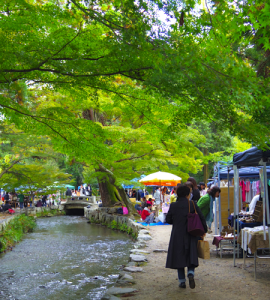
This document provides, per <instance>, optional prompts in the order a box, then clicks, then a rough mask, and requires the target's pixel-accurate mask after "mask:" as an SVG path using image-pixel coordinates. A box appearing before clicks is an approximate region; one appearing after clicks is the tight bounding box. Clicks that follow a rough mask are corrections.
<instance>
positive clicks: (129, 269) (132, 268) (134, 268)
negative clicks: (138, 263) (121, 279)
mask: <svg viewBox="0 0 270 300" xmlns="http://www.w3.org/2000/svg"><path fill="white" fill-rule="evenodd" d="M124 271H127V272H142V271H143V268H141V267H125V268H124Z"/></svg>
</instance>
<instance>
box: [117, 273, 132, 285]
mask: <svg viewBox="0 0 270 300" xmlns="http://www.w3.org/2000/svg"><path fill="white" fill-rule="evenodd" d="M130 283H135V280H134V279H133V277H132V276H131V275H129V274H126V273H123V274H120V275H119V278H118V279H117V281H116V284H118V285H125V284H130Z"/></svg>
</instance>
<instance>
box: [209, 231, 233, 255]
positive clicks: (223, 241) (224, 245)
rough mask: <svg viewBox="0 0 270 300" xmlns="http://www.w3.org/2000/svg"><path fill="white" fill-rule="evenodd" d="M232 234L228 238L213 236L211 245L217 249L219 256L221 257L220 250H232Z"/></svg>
mask: <svg viewBox="0 0 270 300" xmlns="http://www.w3.org/2000/svg"><path fill="white" fill-rule="evenodd" d="M233 239H234V238H233V236H232V237H229V238H224V237H222V236H215V237H214V239H213V243H212V244H213V245H215V246H216V250H217V251H218V250H219V254H220V258H222V251H224V250H233V249H234V245H233Z"/></svg>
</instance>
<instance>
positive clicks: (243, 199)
mask: <svg viewBox="0 0 270 300" xmlns="http://www.w3.org/2000/svg"><path fill="white" fill-rule="evenodd" d="M240 186H241V187H242V201H243V202H246V185H245V182H244V180H242V181H240Z"/></svg>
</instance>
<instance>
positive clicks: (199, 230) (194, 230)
mask: <svg viewBox="0 0 270 300" xmlns="http://www.w3.org/2000/svg"><path fill="white" fill-rule="evenodd" d="M192 203H193V206H194V211H195V212H194V213H190V201H189V200H188V215H187V231H188V233H189V234H190V235H193V236H203V235H204V233H205V232H204V228H203V225H202V222H201V219H200V216H199V215H198V213H197V211H196V208H195V204H194V202H193V201H192Z"/></svg>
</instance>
